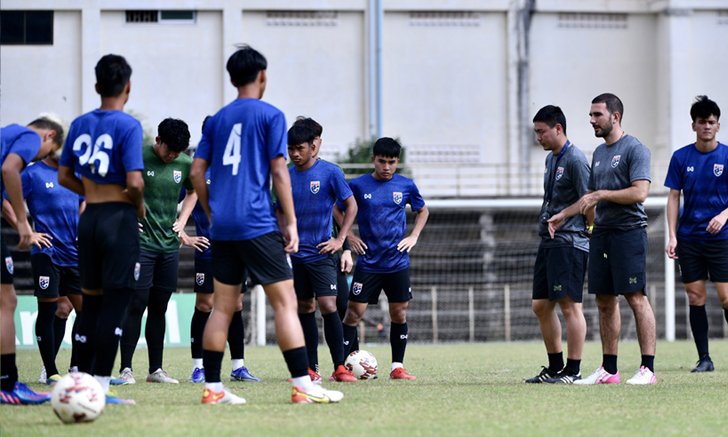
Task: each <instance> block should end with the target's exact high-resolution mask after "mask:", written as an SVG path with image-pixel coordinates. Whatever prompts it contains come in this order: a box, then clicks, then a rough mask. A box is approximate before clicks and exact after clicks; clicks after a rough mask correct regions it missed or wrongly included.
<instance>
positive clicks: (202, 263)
mask: <svg viewBox="0 0 728 437" xmlns="http://www.w3.org/2000/svg"><path fill="white" fill-rule="evenodd" d="M212 291H213V288H212V259H210V258H195V293H202V294H212Z"/></svg>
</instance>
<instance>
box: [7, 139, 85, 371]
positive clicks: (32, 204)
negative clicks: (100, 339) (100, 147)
mask: <svg viewBox="0 0 728 437" xmlns="http://www.w3.org/2000/svg"><path fill="white" fill-rule="evenodd" d="M62 146H63V135H57V136H56V137H54V147H53V150H52V151H51V154H50V155H48V156H47V157H46V158H45V159H44V160H42V161H40V162H37V163H36V164H34V165H31V166H30V167H28V168H27V169H26V170H25V171H24V172H23V173H22V174H21V179H22V183H23V197H24V198H25V202H26V204H27V206H28V210H29V212H30V216H31V217H32V218H33V225H34V231H33V233H34V237H33V240H34V242H35V244H33V245H32V246H31V252H30V264H31V269H32V274H33V283H34V285H35V296H36V297H37V299H38V316H37V317H36V319H35V335H36V339H37V342H38V350H39V351H40V356H41V359H42V361H43V366H44V368H43V372H42V373H44V374H45V375H46V376H44V377H43V376H42V377H41V379H42V380H43V381H42V382H43V383H48V384H52V383H55V382H56V381H58V380H59V379H60V378H61V376H60V374H59V372H58V368H57V367H56V354H57V353H58V349H59V348H60V346H61V342H62V340H63V336H64V334H65V331H66V321H67V319H68V312H69V310H65V308H64V307H66V306H70V305H72V308H73V309H75V310H76V322H75V323H74V333H75V329H76V328H77V325H78V320H79V318H78V315H79V314H80V313H81V300H82V298H81V284H80V278H79V273H78V250H77V249H76V230H77V227H78V218H79V213H80V211H81V205H82V202H83V198H82V197H80V196H79V195H78V194H76V193H74V192H73V191H71V190H68V189H66V188H64V187H62V186H61V185H60V184H59V183H58V160H59V159H60V155H61V148H62ZM3 207H4V208H6V209H5V216H6V217H7V218H8V219H9V220H8V221H9V222H10V224H11V226H13V227H16V223H15V213H14V212H13V210H12V208H10V207H9V202H7V200H4V201H3ZM59 315H65V317H59ZM74 359H75V357H74V356H73V354H72V355H71V366H74V365H75V363H74Z"/></svg>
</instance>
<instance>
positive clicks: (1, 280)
mask: <svg viewBox="0 0 728 437" xmlns="http://www.w3.org/2000/svg"><path fill="white" fill-rule="evenodd" d="M0 252H2V258H3V265H2V267H0V284H12V283H13V273H15V266H14V264H13V257H12V256H11V255H10V249H8V245H7V244H5V238H4V237H2V238H0Z"/></svg>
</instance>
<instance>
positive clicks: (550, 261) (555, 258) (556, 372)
mask: <svg viewBox="0 0 728 437" xmlns="http://www.w3.org/2000/svg"><path fill="white" fill-rule="evenodd" d="M533 131H534V132H535V134H536V140H537V141H538V142H539V144H541V146H542V147H543V148H544V150H546V151H549V152H550V153H549V154H548V156H546V172H545V173H544V184H543V186H544V196H543V204H542V205H541V213H540V214H539V232H538V234H539V236H540V237H541V243H540V244H539V247H538V254H537V255H536V264H535V267H534V275H533V301H532V309H533V312H534V313H535V314H536V317H537V318H538V323H539V327H540V328H541V334H542V335H543V341H544V344H545V346H546V353H547V354H548V360H549V365H548V367H544V368H543V370H542V371H541V373H539V374H538V375H536V376H534V377H533V378H529V379H527V380H526V382H527V383H540V382H552V383H558V384H571V383H573V382H574V381H576V380H579V379H581V373H580V364H581V354H582V350H583V349H584V340H585V338H586V320H585V319H584V313H583V312H582V309H581V302H582V294H583V289H584V275H585V273H586V263H587V258H588V255H589V237H588V235H587V223H588V222H589V220H588V219H587V218H586V217H584V216H583V215H581V214H576V215H574V216H572V217H569V218H568V220H567V221H566V222H565V223H564V224H563V225H562V226H561V227H560V228H559V230H558V231H557V232H555V233H554V234H553V235H552V234H551V233H550V232H549V226H548V221H547V220H548V219H549V218H550V217H551V216H553V215H554V214H556V213H558V212H559V211H561V210H563V209H565V208H567V207H569V206H571V205H573V204H574V203H576V202H578V201H579V199H580V198H581V196H583V195H584V194H586V192H587V182H588V181H589V173H590V171H589V162H588V161H587V160H586V156H584V153H583V152H582V151H581V150H579V149H578V148H577V147H576V146H575V145H574V144H572V143H571V141H569V139H568V138H567V135H566V116H565V115H564V113H563V111H561V108H559V107H558V106H553V105H547V106H544V107H543V108H541V109H539V111H538V112H537V113H536V115H535V116H534V117H533ZM592 218H593V217H592ZM557 304H558V306H559V307H560V308H561V312H562V314H563V315H564V319H565V320H566V340H567V342H568V345H569V355H568V357H567V360H566V366H564V353H563V348H562V345H561V322H560V321H559V317H558V315H557V314H556V305H557Z"/></svg>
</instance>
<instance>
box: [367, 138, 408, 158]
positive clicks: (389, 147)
mask: <svg viewBox="0 0 728 437" xmlns="http://www.w3.org/2000/svg"><path fill="white" fill-rule="evenodd" d="M401 152H402V146H401V145H400V144H399V143H398V142H397V140H395V139H394V138H389V137H382V138H380V139H378V140H377V141H376V142H375V143H374V147H372V156H384V157H387V158H399V155H400V153H401Z"/></svg>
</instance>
